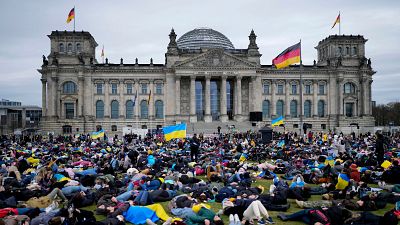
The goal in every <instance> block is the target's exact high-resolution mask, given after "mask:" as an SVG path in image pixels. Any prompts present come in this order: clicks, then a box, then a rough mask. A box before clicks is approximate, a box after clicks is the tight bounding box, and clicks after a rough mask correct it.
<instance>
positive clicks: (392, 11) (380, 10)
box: [0, 0, 400, 105]
mask: <svg viewBox="0 0 400 225" xmlns="http://www.w3.org/2000/svg"><path fill="white" fill-rule="evenodd" d="M74 5H75V6H76V30H85V31H89V32H90V33H91V34H92V35H93V36H94V38H95V39H96V41H97V42H98V43H99V47H98V48H97V59H98V60H99V61H100V52H101V46H102V45H103V44H104V46H105V53H106V57H108V58H109V60H110V62H119V59H120V58H121V57H122V58H124V62H126V63H133V62H134V59H135V58H136V57H137V58H139V62H141V63H148V62H149V60H150V58H151V57H152V58H153V59H154V63H164V53H165V52H166V47H167V44H168V34H169V32H170V29H171V28H172V27H173V28H174V29H175V32H176V33H177V35H178V38H179V37H180V36H181V35H183V34H184V33H185V32H187V31H190V30H192V29H194V28H196V27H210V28H213V29H215V30H217V31H219V32H221V33H223V34H225V35H226V36H227V37H228V38H229V39H230V40H231V41H232V43H233V45H234V46H235V47H236V48H247V45H248V35H249V34H250V31H251V29H254V31H255V33H256V35H257V36H258V38H257V43H258V46H259V48H260V52H261V53H262V54H263V56H262V58H261V60H262V63H263V64H271V60H272V58H274V57H275V56H276V55H277V54H279V53H280V52H281V51H282V50H284V49H285V48H286V47H288V46H290V45H293V44H295V43H296V42H298V41H299V39H302V54H303V63H304V64H312V61H313V60H314V59H316V50H315V49H314V47H315V46H316V45H317V43H318V41H320V40H322V39H323V38H325V37H327V36H328V35H331V34H335V33H337V32H338V30H337V29H335V28H334V29H331V26H332V24H333V22H334V20H335V18H336V16H337V14H338V11H339V10H340V11H341V14H342V16H341V17H342V18H341V22H342V27H341V28H342V33H344V34H354V35H357V34H361V35H364V37H365V38H367V39H368V42H367V44H366V57H368V58H371V59H372V66H373V68H374V70H376V71H377V73H376V74H375V75H374V82H373V89H372V96H373V97H372V98H373V100H376V101H377V102H378V103H387V102H391V101H400V63H398V60H399V59H400V44H399V40H400V38H399V37H400V25H399V22H398V21H400V1H398V0H387V1H375V0H370V1H367V0H360V1H349V0H342V1H325V0H315V1H314V0H313V1H312V0H303V1H298V0H296V1H295V0H286V1H281V0H276V1H271V0H142V1H139V0H129V1H128V0H126V1H125V0H119V1H99V0H85V1H54V0H48V1H39V0H35V1H25V0H24V1H22V0H12V1H2V2H1V3H0V28H1V35H0V98H6V99H10V100H19V101H22V102H23V104H36V105H40V104H41V82H40V74H39V73H38V72H37V71H36V70H37V69H38V68H39V67H40V66H41V60H42V59H41V56H42V55H43V54H44V55H46V56H47V55H48V54H49V47H50V42H49V39H48V38H47V36H46V35H48V34H50V32H51V31H52V30H72V28H73V25H72V24H73V23H70V24H66V22H65V20H66V17H67V14H68V12H69V10H70V9H71V8H72V7H73V6H74Z"/></svg>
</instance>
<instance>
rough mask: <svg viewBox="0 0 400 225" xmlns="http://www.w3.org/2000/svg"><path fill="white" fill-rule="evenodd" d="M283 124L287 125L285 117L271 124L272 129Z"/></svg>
mask: <svg viewBox="0 0 400 225" xmlns="http://www.w3.org/2000/svg"><path fill="white" fill-rule="evenodd" d="M281 124H285V122H284V121H283V116H280V117H278V118H276V119H274V120H272V122H271V126H272V127H275V126H279V125H281Z"/></svg>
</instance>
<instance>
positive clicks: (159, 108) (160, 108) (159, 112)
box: [154, 100, 164, 119]
mask: <svg viewBox="0 0 400 225" xmlns="http://www.w3.org/2000/svg"><path fill="white" fill-rule="evenodd" d="M154 104H155V110H156V112H155V114H156V119H162V118H164V103H163V101H161V100H157V101H156V102H155V103H154Z"/></svg>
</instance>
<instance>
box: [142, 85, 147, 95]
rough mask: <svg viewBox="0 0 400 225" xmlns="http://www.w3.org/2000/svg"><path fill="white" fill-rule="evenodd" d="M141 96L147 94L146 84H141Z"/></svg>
mask: <svg viewBox="0 0 400 225" xmlns="http://www.w3.org/2000/svg"><path fill="white" fill-rule="evenodd" d="M142 94H144V95H145V94H147V84H142Z"/></svg>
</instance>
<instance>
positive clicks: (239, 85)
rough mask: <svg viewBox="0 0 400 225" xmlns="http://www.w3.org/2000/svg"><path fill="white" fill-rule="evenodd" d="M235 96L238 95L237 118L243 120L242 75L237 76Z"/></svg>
mask: <svg viewBox="0 0 400 225" xmlns="http://www.w3.org/2000/svg"><path fill="white" fill-rule="evenodd" d="M235 96H236V105H235V111H236V115H235V120H236V121H242V77H241V76H237V77H236V88H235Z"/></svg>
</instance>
